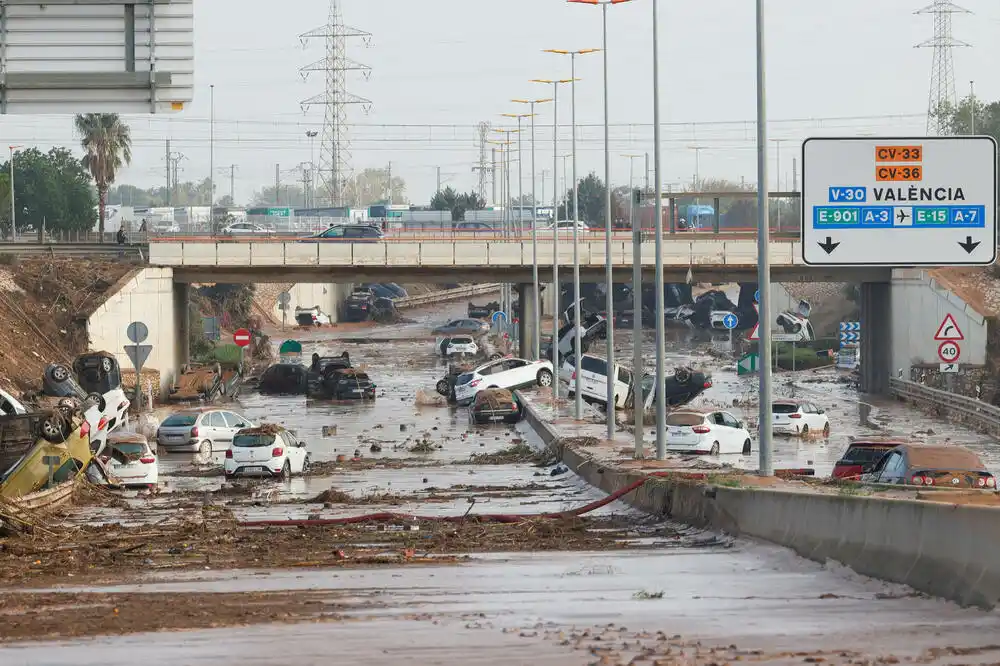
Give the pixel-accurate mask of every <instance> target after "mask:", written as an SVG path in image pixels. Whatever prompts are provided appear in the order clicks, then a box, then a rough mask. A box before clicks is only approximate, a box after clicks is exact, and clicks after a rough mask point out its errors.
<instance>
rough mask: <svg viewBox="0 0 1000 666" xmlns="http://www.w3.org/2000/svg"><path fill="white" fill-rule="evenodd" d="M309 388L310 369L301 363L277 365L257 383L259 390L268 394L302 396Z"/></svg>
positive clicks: (268, 370) (270, 368) (269, 369)
mask: <svg viewBox="0 0 1000 666" xmlns="http://www.w3.org/2000/svg"><path fill="white" fill-rule="evenodd" d="M308 388H309V369H308V368H306V366H304V365H302V364H301V363H276V364H274V365H272V366H271V367H269V368H268V369H267V370H265V371H264V372H263V373H262V374H261V376H260V379H259V380H258V382H257V390H259V391H260V392H261V393H267V394H283V395H302V394H304V393H305V392H306V390H307V389H308Z"/></svg>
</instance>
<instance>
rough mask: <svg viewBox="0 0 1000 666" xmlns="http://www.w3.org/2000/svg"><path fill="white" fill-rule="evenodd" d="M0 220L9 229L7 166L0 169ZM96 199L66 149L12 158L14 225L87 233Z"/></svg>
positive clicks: (87, 178) (85, 174)
mask: <svg viewBox="0 0 1000 666" xmlns="http://www.w3.org/2000/svg"><path fill="white" fill-rule="evenodd" d="M0 171H2V172H3V176H2V180H3V182H2V184H0V189H2V190H3V193H2V194H0V218H2V219H3V220H4V223H5V224H4V227H5V228H6V229H9V228H10V195H9V191H10V180H9V177H8V175H7V174H9V173H10V162H9V161H8V162H6V163H4V164H3V165H0ZM96 205H97V197H96V196H95V192H94V184H93V182H92V181H91V179H90V174H89V173H88V172H87V171H86V170H85V169H84V168H83V163H82V161H81V160H79V159H78V158H76V157H74V156H73V153H71V152H70V151H69V150H67V149H66V148H53V149H51V150H50V151H49V152H48V153H42V152H40V151H39V150H38V149H36V148H30V149H28V150H23V151H21V152H19V153H17V154H16V155H15V157H14V206H15V209H16V220H15V222H16V225H17V228H18V229H19V230H23V229H24V228H25V227H29V226H30V227H33V228H35V229H41V228H42V226H43V225H44V227H45V228H46V229H50V230H53V231H90V230H91V229H92V228H93V226H94V218H95V215H94V207H95V206H96Z"/></svg>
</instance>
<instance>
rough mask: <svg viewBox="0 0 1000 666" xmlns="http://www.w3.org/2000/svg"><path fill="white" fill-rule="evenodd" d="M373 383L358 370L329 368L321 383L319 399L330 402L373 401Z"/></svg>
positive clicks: (366, 374)
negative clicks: (329, 400) (330, 400)
mask: <svg viewBox="0 0 1000 666" xmlns="http://www.w3.org/2000/svg"><path fill="white" fill-rule="evenodd" d="M375 389H376V386H375V383H374V382H372V380H371V378H370V377H369V376H368V373H367V372H365V371H364V370H361V369H360V368H329V372H327V373H325V374H324V376H323V381H322V383H321V390H320V392H321V397H324V398H327V399H332V400H374V399H375Z"/></svg>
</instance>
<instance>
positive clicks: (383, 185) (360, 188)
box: [344, 168, 408, 208]
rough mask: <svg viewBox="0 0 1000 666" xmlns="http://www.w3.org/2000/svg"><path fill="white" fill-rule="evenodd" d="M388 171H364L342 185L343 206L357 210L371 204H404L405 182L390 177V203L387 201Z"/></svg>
mask: <svg viewBox="0 0 1000 666" xmlns="http://www.w3.org/2000/svg"><path fill="white" fill-rule="evenodd" d="M389 189H390V188H389V170H388V169H371V168H369V169H365V170H364V171H362V172H360V173H358V174H355V176H354V177H353V178H351V179H350V180H348V181H347V183H346V184H345V185H344V205H346V206H351V207H354V208H359V207H363V206H371V205H372V204H405V203H408V200H407V198H406V181H405V180H403V179H402V178H400V177H399V176H393V177H392V201H389Z"/></svg>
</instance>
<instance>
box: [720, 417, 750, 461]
mask: <svg viewBox="0 0 1000 666" xmlns="http://www.w3.org/2000/svg"><path fill="white" fill-rule="evenodd" d="M722 422H723V423H724V424H725V425H724V426H723V428H724V430H725V435H726V441H725V442H724V443H723V442H719V448H720V449H721V450H722V452H723V453H743V442H744V441H746V436H745V435H744V433H743V429H742V428H741V427H740V420H739V419H738V418H736V417H735V416H733V415H732V414H730V413H729V412H722Z"/></svg>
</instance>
